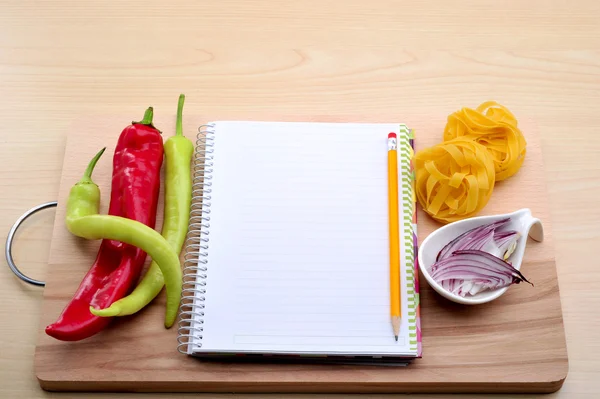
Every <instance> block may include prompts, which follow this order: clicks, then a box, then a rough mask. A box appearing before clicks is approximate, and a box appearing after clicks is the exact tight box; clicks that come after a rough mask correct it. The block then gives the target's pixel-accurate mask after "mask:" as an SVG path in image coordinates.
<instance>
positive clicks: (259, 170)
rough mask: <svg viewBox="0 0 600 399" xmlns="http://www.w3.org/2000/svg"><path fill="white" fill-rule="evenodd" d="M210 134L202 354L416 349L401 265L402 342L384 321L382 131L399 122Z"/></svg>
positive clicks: (248, 125) (258, 125)
mask: <svg viewBox="0 0 600 399" xmlns="http://www.w3.org/2000/svg"><path fill="white" fill-rule="evenodd" d="M214 131H215V139H214V168H213V173H212V180H211V182H212V186H211V189H212V192H211V194H210V195H211V197H212V199H211V201H210V202H211V207H210V217H211V220H210V234H209V236H208V237H209V239H210V242H209V249H208V250H207V252H208V265H207V266H208V270H207V272H206V274H207V278H206V295H205V298H206V300H205V309H204V318H203V319H204V324H203V328H204V332H203V335H202V339H201V344H202V345H201V348H200V349H197V350H198V351H199V352H211V353H215V352H224V353H231V352H235V353H282V354H336V355H414V354H415V353H414V351H411V350H410V349H409V342H408V341H409V340H408V317H406V315H407V312H408V307H407V302H408V301H407V290H406V288H405V287H406V273H405V272H404V271H402V272H401V276H402V285H401V286H402V296H403V297H402V307H403V309H402V314H403V315H405V317H403V319H402V325H401V332H400V337H399V340H398V342H395V340H394V336H393V332H392V327H391V323H390V304H389V302H390V299H389V245H388V240H389V238H388V234H389V233H388V219H387V218H388V211H387V206H388V205H387V201H388V195H387V190H388V188H387V135H388V133H389V132H396V133H399V124H333V123H331V124H328V123H277V122H216V123H215V128H214ZM399 156H400V152H399ZM400 174H401V173H400V171H399V175H400ZM400 181H402V180H401V177H400ZM400 198H402V196H400ZM402 212H403V210H402V206H401V209H400V215H401V217H402ZM400 225H401V226H402V223H401V224H400ZM401 235H403V232H402V231H401ZM404 258H405V255H404V253H403V254H401V259H404ZM403 270H404V269H403Z"/></svg>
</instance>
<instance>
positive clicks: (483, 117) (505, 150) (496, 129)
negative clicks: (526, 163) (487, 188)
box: [444, 101, 527, 181]
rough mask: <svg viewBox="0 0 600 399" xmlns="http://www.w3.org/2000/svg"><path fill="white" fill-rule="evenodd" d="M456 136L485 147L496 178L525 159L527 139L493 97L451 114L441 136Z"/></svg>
mask: <svg viewBox="0 0 600 399" xmlns="http://www.w3.org/2000/svg"><path fill="white" fill-rule="evenodd" d="M456 137H463V138H466V139H470V140H474V141H476V142H477V143H479V144H482V145H483V146H485V147H486V148H487V149H488V151H489V152H490V153H491V154H492V157H493V159H494V168H495V170H496V181H501V180H504V179H506V178H508V177H511V176H512V175H514V174H515V173H517V171H518V170H519V168H521V165H522V164H523V160H524V159H525V153H526V148H525V147H526V146H527V142H526V141H525V138H524V137H523V134H522V133H521V130H520V129H519V128H518V127H517V119H516V118H515V116H514V115H513V114H512V113H511V112H510V111H509V110H508V109H507V108H506V107H504V106H502V105H500V104H498V103H497V102H495V101H487V102H484V103H483V104H481V105H480V106H479V107H477V108H476V109H470V108H463V109H461V110H460V111H457V112H454V113H453V114H451V115H450V116H449V117H448V123H447V124H446V128H445V129H444V140H445V141H447V140H451V139H453V138H456Z"/></svg>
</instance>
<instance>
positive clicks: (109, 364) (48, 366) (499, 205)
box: [35, 114, 568, 393]
mask: <svg viewBox="0 0 600 399" xmlns="http://www.w3.org/2000/svg"><path fill="white" fill-rule="evenodd" d="M220 118H223V119H254V120H261V119H262V120H266V119H270V120H319V121H345V122H349V121H353V122H377V121H390V120H398V119H401V118H398V117H391V118H390V117H389V115H388V116H387V117H375V116H371V117H368V118H367V117H365V118H358V117H352V118H331V117H315V118H306V117H303V118H299V117H297V118H294V117H281V116H279V117H273V115H270V116H269V115H261V116H257V115H256V114H255V115H253V116H252V117H249V116H247V115H239V114H236V115H235V116H233V115H231V114H230V115H225V116H224V115H213V116H212V117H211V118H210V120H218V119H220ZM131 119H132V118H131V117H130V116H129V117H127V116H125V117H116V116H111V117H108V118H94V119H87V120H88V121H89V120H95V121H97V123H94V124H89V123H85V124H77V123H75V124H74V128H73V129H72V131H71V132H70V133H69V135H68V140H67V144H66V149H65V156H64V165H63V170H62V176H61V181H60V190H59V198H58V201H59V206H58V209H57V215H56V221H55V225H54V232H53V238H52V244H51V250H50V257H49V261H48V268H49V271H48V273H47V276H48V277H47V285H46V287H45V290H44V301H43V309H42V316H41V321H40V325H39V340H38V344H37V347H36V354H35V370H36V376H37V378H38V380H39V383H40V385H41V387H42V388H44V389H46V390H56V391H65V390H69V391H73V390H79V391H81V390H85V391H169V392H181V391H194V392H347V393H350V392H361V393H366V392H552V391H555V390H558V389H559V388H560V387H561V386H562V383H563V381H564V379H565V377H566V375H567V369H568V361H567V350H566V342H565V335H564V327H563V319H562V313H561V304H560V296H559V287H558V281H557V275H556V265H555V259H554V251H553V243H552V231H551V226H550V217H549V213H548V203H547V198H546V197H547V194H546V193H547V191H546V185H545V181H544V172H543V170H544V169H543V161H542V152H541V146H540V140H539V138H538V136H537V134H536V132H535V128H534V125H533V124H529V125H526V124H525V125H524V124H522V125H521V126H522V128H523V131H524V133H525V134H526V138H527V141H528V151H527V157H526V160H525V163H524V164H523V167H522V169H521V170H520V171H519V173H518V174H517V175H516V176H514V177H512V178H510V179H508V180H507V181H504V182H501V183H499V184H497V186H496V188H495V192H494V194H493V196H492V199H491V201H490V202H489V204H488V205H487V207H486V208H485V209H484V211H483V212H482V214H494V213H507V212H512V211H514V210H517V209H520V208H525V207H527V208H530V209H531V210H532V213H533V215H534V216H536V217H539V218H540V219H541V220H542V222H543V224H544V230H545V241H544V242H542V243H536V242H533V241H531V240H529V243H528V246H527V250H526V253H525V260H524V264H523V266H522V270H523V272H524V274H525V275H526V276H527V277H528V278H529V279H530V280H531V281H533V282H534V283H535V287H531V286H529V285H523V284H521V285H518V286H513V287H511V288H510V289H509V290H508V291H507V293H506V294H505V295H504V296H502V297H500V298H499V299H498V300H496V301H494V302H492V303H489V304H485V305H480V306H475V307H466V306H460V305H457V304H454V303H451V302H449V301H447V300H445V299H443V298H442V297H440V296H439V295H437V294H436V293H435V292H434V291H433V290H432V289H431V288H430V287H429V286H428V285H427V283H426V282H425V280H424V278H423V277H422V276H421V278H420V287H421V315H422V332H423V358H422V359H419V360H416V361H414V363H413V364H412V365H410V366H408V367H400V368H395V367H381V366H346V365H343V366H341V365H291V364H290V365H282V364H276V365H269V364H231V363H227V364H223V363H209V362H203V361H200V360H198V359H195V358H192V357H189V356H186V355H182V354H180V353H179V352H177V350H176V346H177V341H176V338H177V331H176V329H175V328H172V329H170V330H166V329H165V328H164V327H163V315H164V306H165V302H164V292H163V293H161V295H160V296H159V297H158V298H157V299H156V300H155V301H154V302H153V303H152V304H151V305H150V306H148V307H147V308H146V309H144V310H143V311H141V312H140V313H138V314H136V315H133V316H129V317H124V318H120V319H115V321H114V322H113V323H112V324H111V325H110V326H109V328H108V329H106V330H105V331H103V332H101V333H99V334H97V335H96V336H94V337H91V338H89V339H87V340H84V341H80V342H72V343H68V342H60V341H57V340H54V339H52V338H50V337H48V336H47V335H46V334H45V333H44V328H45V327H46V326H47V325H48V324H50V323H52V322H53V321H54V320H55V319H56V318H57V317H58V315H59V313H60V312H61V310H62V308H63V307H64V306H65V304H66V303H67V301H68V300H69V299H70V298H71V296H72V294H73V293H74V291H75V290H76V288H77V286H78V285H79V282H80V281H81V279H82V277H83V276H84V274H85V273H86V271H87V270H88V269H89V267H90V265H91V264H92V263H93V261H94V258H95V256H96V252H97V249H98V246H99V242H92V241H85V240H82V239H79V238H76V237H73V236H72V235H70V234H69V233H68V232H67V230H66V228H65V225H64V216H65V200H66V198H67V195H68V192H69V189H70V188H71V186H72V185H73V184H74V183H75V182H76V181H77V180H78V179H79V178H80V176H81V174H82V172H83V170H84V169H85V166H86V165H87V163H88V161H89V159H90V158H91V157H92V156H93V154H95V153H96V152H97V151H98V150H99V149H100V148H102V147H103V146H107V147H108V148H107V151H106V153H105V155H104V158H103V159H102V160H101V161H100V162H99V164H98V166H97V167H96V171H95V172H94V180H95V181H96V182H97V183H98V184H99V186H100V188H101V190H102V199H103V202H102V212H104V213H105V212H106V209H107V206H108V198H109V188H110V176H111V173H112V170H111V163H112V161H111V160H112V154H113V151H114V145H115V143H116V141H117V137H118V135H119V133H120V131H121V129H122V128H123V127H124V126H126V125H127V124H128V123H129V122H130V121H131ZM174 120H175V118H174V115H173V116H169V117H168V118H165V119H160V118H157V120H156V124H157V126H158V127H159V128H160V129H161V130H162V131H163V132H164V133H163V135H164V137H165V140H166V139H167V138H168V137H170V136H171V135H172V132H173V131H174ZM206 121H207V120H202V119H201V118H198V117H192V116H185V123H184V125H185V126H186V131H187V132H186V134H187V135H188V137H190V138H193V139H195V135H196V129H197V127H198V126H199V125H200V124H201V123H202V122H206ZM413 127H416V128H417V131H416V140H415V144H416V147H417V150H418V149H420V148H424V147H427V146H430V145H433V144H435V143H437V142H439V140H441V128H442V127H441V126H428V125H427V122H426V121H425V122H424V121H423V120H420V121H418V123H415V124H414V126H413ZM160 203H161V204H162V198H161V202H160ZM158 215H159V217H158V223H157V229H159V228H160V225H161V223H162V222H161V218H162V206H160V207H159V211H158ZM418 216H419V219H418V229H419V242H422V240H423V239H424V238H425V237H426V236H427V235H428V234H429V233H430V232H432V231H433V230H434V229H435V228H437V227H439V226H440V225H438V224H436V223H435V222H433V221H432V220H431V219H430V218H428V217H427V216H426V215H425V214H424V213H423V212H422V211H419V215H418ZM148 262H149V261H148Z"/></svg>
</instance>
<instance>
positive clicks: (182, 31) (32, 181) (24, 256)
mask: <svg viewBox="0 0 600 399" xmlns="http://www.w3.org/2000/svg"><path fill="white" fill-rule="evenodd" d="M0 5H1V7H2V12H1V13H0V88H1V90H2V94H3V96H1V97H0V105H1V106H0V140H1V141H0V158H1V159H2V160H3V166H2V168H0V187H1V188H2V190H0V222H1V227H2V228H1V229H0V238H2V239H5V237H6V234H7V232H8V229H9V228H10V225H11V224H12V223H13V222H14V220H16V218H17V217H18V216H19V215H20V214H21V213H22V212H23V211H25V210H26V209H28V208H29V207H31V206H34V205H36V204H38V203H41V202H45V201H48V200H53V199H56V196H57V193H58V187H59V179H60V171H61V168H62V163H63V156H64V149H65V142H66V135H67V132H68V126H69V125H71V123H72V121H73V119H75V118H77V117H78V116H79V115H82V114H89V113H91V112H96V113H100V114H106V115H112V116H114V115H116V114H121V115H124V117H126V118H127V119H130V118H131V115H137V114H138V113H139V109H140V108H143V107H145V106H147V105H148V104H152V105H154V106H155V107H156V108H157V109H158V110H159V112H161V113H163V112H169V111H171V110H172V111H171V112H173V113H174V112H175V101H176V98H177V95H178V94H179V93H180V92H185V93H186V94H187V95H188V100H187V104H186V110H187V112H188V113H197V114H205V115H214V114H223V113H228V115H227V116H230V117H235V116H237V115H238V114H244V113H245V114H253V113H261V112H265V111H268V110H271V111H276V112H277V113H287V114H293V115H322V114H327V115H348V114H371V115H372V114H375V113H381V114H383V115H391V114H394V113H396V114H398V115H399V116H400V117H402V119H408V118H410V119H411V122H412V124H413V125H415V126H416V127H417V129H420V127H421V125H422V124H425V123H426V124H427V125H428V126H430V128H431V129H432V131H434V132H439V134H440V136H441V132H442V129H443V125H444V122H445V118H446V116H447V115H448V114H449V113H451V112H452V111H454V110H455V109H457V108H459V107H461V106H476V105H477V104H479V103H480V102H482V101H484V100H487V99H495V100H498V101H500V102H501V103H503V104H505V105H506V106H508V107H509V108H510V109H511V111H513V112H514V113H515V114H516V115H517V116H518V117H519V119H521V118H524V117H528V118H531V119H532V120H533V121H535V123H536V126H537V130H538V132H539V135H540V136H541V142H542V148H543V154H544V162H545V163H544V165H545V167H544V172H545V177H546V181H547V182H548V192H549V196H548V201H549V204H550V208H549V210H550V215H551V221H552V227H553V236H554V246H555V253H556V260H557V268H558V275H559V282H560V293H561V297H562V306H563V316H564V322H565V328H566V333H567V344H568V349H569V377H568V378H567V380H566V382H565V384H564V386H563V387H562V389H561V390H560V391H559V392H558V393H556V394H555V395H551V397H553V398H555V397H556V398H569V399H571V398H584V399H592V398H594V399H595V398H597V397H598V396H599V395H600V380H599V379H598V378H597V375H598V373H599V372H600V361H599V360H598V359H599V358H600V336H599V335H598V333H597V331H598V330H599V329H600V274H599V273H598V267H597V265H598V262H597V254H596V248H597V243H598V239H599V238H600V209H599V208H598V207H597V202H598V200H597V199H598V198H599V197H600V167H599V166H598V158H599V157H600V136H599V135H598V133H597V129H598V126H600V114H599V113H598V112H597V110H598V108H600V97H599V95H598V93H600V53H599V52H598V49H599V48H600V25H599V24H598V23H597V21H598V19H599V18H600V3H599V2H597V1H592V0H581V1H578V2H576V3H574V2H564V1H557V0H549V1H542V0H535V1H527V2H523V1H518V0H508V1H503V2H502V3H501V4H500V3H498V2H495V1H489V0H465V1H461V2H444V1H440V0H426V1H415V0H408V1H395V0H375V1H368V2H366V1H360V0H346V1H339V0H332V1H330V2H329V4H328V5H327V6H323V3H322V2H317V1H315V0H313V1H309V0H301V1H295V2H285V3H284V4H277V5H274V3H273V2H272V1H268V0H262V1H261V0H252V1H244V2H242V1H238V0H227V1H212V0H211V1H203V2H197V1H192V0H177V1H170V2H160V1H157V0H146V1H141V0H132V1H127V2H119V1H113V0H107V1H102V2H100V1H97V0H94V1H87V2H85V3H82V2H75V1H73V0H56V1H53V2H34V1H32V0H24V1H19V2H14V1H0ZM136 117H137V116H136ZM94 122H95V121H90V122H89V123H92V124H93V123H94ZM526 134H527V132H526ZM53 215H54V213H53V211H46V212H44V213H43V214H40V215H39V216H38V217H35V218H33V219H32V220H31V221H30V222H28V223H26V225H25V226H24V228H23V229H22V230H21V232H20V233H19V234H18V240H17V242H16V244H15V248H14V253H15V257H16V259H17V261H18V262H19V265H20V267H21V268H22V269H23V270H24V271H25V272H27V273H29V274H31V275H32V276H35V277H37V278H45V277H46V274H47V260H48V252H49V246H50V236H51V234H52V228H53V219H54V217H53ZM41 299H42V290H40V289H36V288H31V287H27V286H24V285H23V284H20V283H19V282H18V281H17V280H16V279H15V278H14V277H13V275H12V274H11V273H10V271H9V270H8V267H7V266H6V262H5V261H4V260H3V259H2V260H1V261H0V345H1V347H0V353H1V354H2V355H1V356H0V396H1V397H28V398H40V397H55V395H53V394H49V393H46V392H44V391H41V390H40V388H39V385H38V382H37V381H36V378H35V373H34V369H33V363H34V351H35V345H36V341H37V335H38V325H39V320H40V312H41ZM157 317H158V316H157ZM56 396H58V397H60V398H79V397H81V395H80V394H60V395H56ZM141 396H142V397H151V398H158V397H160V398H163V397H181V396H184V397H186V396H187V395H182V394H178V395H161V394H154V395H148V396H146V395H141ZM189 396H190V397H197V396H198V395H197V394H190V395H189ZM261 396H264V395H261ZM100 397H103V398H104V397H121V395H113V394H107V395H100ZM136 397H138V396H136ZM205 397H215V395H211V394H208V395H206V396H205ZM219 397H223V398H228V399H232V398H234V397H235V398H236V399H237V398H240V397H245V395H223V396H220V395H219ZM270 397H279V395H273V396H270ZM285 397H288V395H285ZM294 397H295V398H298V399H306V398H309V397H310V398H314V397H322V396H321V395H310V396H309V395H296V396H294ZM328 397H332V398H342V397H343V398H346V397H348V395H331V396H328ZM384 397H386V398H387V396H379V395H369V398H370V399H373V398H384ZM422 397H423V398H431V397H434V396H433V395H423V396H422ZM435 397H436V398H437V397H442V396H439V395H435ZM443 397H446V396H445V395H443ZM448 397H451V396H448ZM473 397H476V398H480V397H483V395H474V396H473ZM493 397H494V398H495V399H497V398H506V397H507V396H505V395H497V396H493ZM522 397H526V398H532V397H537V395H525V396H522ZM544 397H547V396H544Z"/></svg>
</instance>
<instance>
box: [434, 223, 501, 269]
mask: <svg viewBox="0 0 600 399" xmlns="http://www.w3.org/2000/svg"><path fill="white" fill-rule="evenodd" d="M508 222H510V218H506V219H502V220H498V221H497V222H493V223H489V224H484V225H482V226H478V227H475V228H473V229H471V230H469V231H467V232H465V233H463V234H461V235H459V236H458V237H456V238H455V239H454V240H452V241H450V242H449V243H448V244H446V246H444V248H442V250H441V251H440V252H439V253H438V255H437V257H436V259H435V260H436V262H437V261H440V260H443V259H446V258H448V257H450V256H452V253H453V252H454V251H460V250H464V249H477V250H481V249H483V248H485V247H487V246H489V245H490V242H491V243H492V244H493V242H494V232H495V230H496V229H499V228H501V227H503V226H504V225H506V224H507V223H508ZM490 233H491V234H490Z"/></svg>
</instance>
